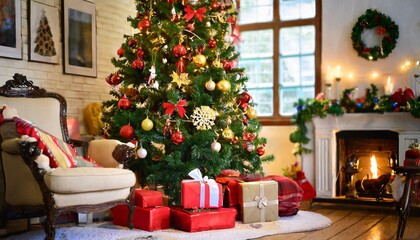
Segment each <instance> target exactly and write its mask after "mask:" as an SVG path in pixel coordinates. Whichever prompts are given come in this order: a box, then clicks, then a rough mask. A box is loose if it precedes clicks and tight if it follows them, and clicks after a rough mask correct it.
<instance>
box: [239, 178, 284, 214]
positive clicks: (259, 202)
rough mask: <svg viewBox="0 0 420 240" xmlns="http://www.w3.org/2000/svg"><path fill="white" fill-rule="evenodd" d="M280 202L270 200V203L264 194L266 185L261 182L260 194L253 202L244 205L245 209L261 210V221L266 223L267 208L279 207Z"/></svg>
mask: <svg viewBox="0 0 420 240" xmlns="http://www.w3.org/2000/svg"><path fill="white" fill-rule="evenodd" d="M278 204H279V200H278V199H276V200H270V201H268V199H267V197H266V196H265V193H264V183H263V182H260V194H259V196H255V198H254V201H253V202H245V203H243V207H257V208H258V209H259V210H260V221H261V222H265V208H266V207H267V206H271V205H278Z"/></svg>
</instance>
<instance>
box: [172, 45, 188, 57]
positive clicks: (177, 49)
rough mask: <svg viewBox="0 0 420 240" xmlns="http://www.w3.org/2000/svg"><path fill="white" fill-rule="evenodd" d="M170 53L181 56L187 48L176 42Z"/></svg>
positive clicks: (185, 52)
mask: <svg viewBox="0 0 420 240" xmlns="http://www.w3.org/2000/svg"><path fill="white" fill-rule="evenodd" d="M172 53H173V54H174V56H175V57H182V56H184V55H185V54H187V48H186V47H185V46H184V45H182V44H178V45H176V46H175V47H174V49H172Z"/></svg>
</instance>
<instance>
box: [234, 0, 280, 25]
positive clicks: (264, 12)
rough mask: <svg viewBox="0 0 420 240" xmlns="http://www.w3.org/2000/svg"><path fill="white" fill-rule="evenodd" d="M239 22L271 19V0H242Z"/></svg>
mask: <svg viewBox="0 0 420 240" xmlns="http://www.w3.org/2000/svg"><path fill="white" fill-rule="evenodd" d="M238 20H239V24H249V23H260V22H270V21H272V20H273V0H258V1H255V0H242V1H241V11H240V14H239V19H238Z"/></svg>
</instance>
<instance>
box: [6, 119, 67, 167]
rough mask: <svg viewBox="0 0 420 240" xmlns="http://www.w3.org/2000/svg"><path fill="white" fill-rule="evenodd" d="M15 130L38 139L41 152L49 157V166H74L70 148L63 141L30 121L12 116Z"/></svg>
mask: <svg viewBox="0 0 420 240" xmlns="http://www.w3.org/2000/svg"><path fill="white" fill-rule="evenodd" d="M13 120H14V121H15V122H16V131H17V132H18V133H19V134H20V135H28V136H30V137H33V138H35V139H36V140H37V141H38V144H39V148H40V149H41V151H42V153H43V154H44V155H46V156H47V157H48V158H49V159H50V167H52V168H56V167H62V168H72V167H74V166H75V164H74V161H73V157H72V151H71V148H70V147H69V145H68V144H67V143H65V142H64V141H62V140H60V139H57V138H56V137H54V136H53V135H51V134H49V133H47V132H45V131H43V130H41V129H39V128H38V127H36V126H35V125H33V124H32V123H30V122H28V121H25V120H23V119H21V118H18V117H14V118H13Z"/></svg>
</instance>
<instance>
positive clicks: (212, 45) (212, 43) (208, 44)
mask: <svg viewBox="0 0 420 240" xmlns="http://www.w3.org/2000/svg"><path fill="white" fill-rule="evenodd" d="M216 45H217V42H216V40H214V39H210V40H209V42H208V43H207V46H208V47H209V48H215V47H216Z"/></svg>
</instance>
